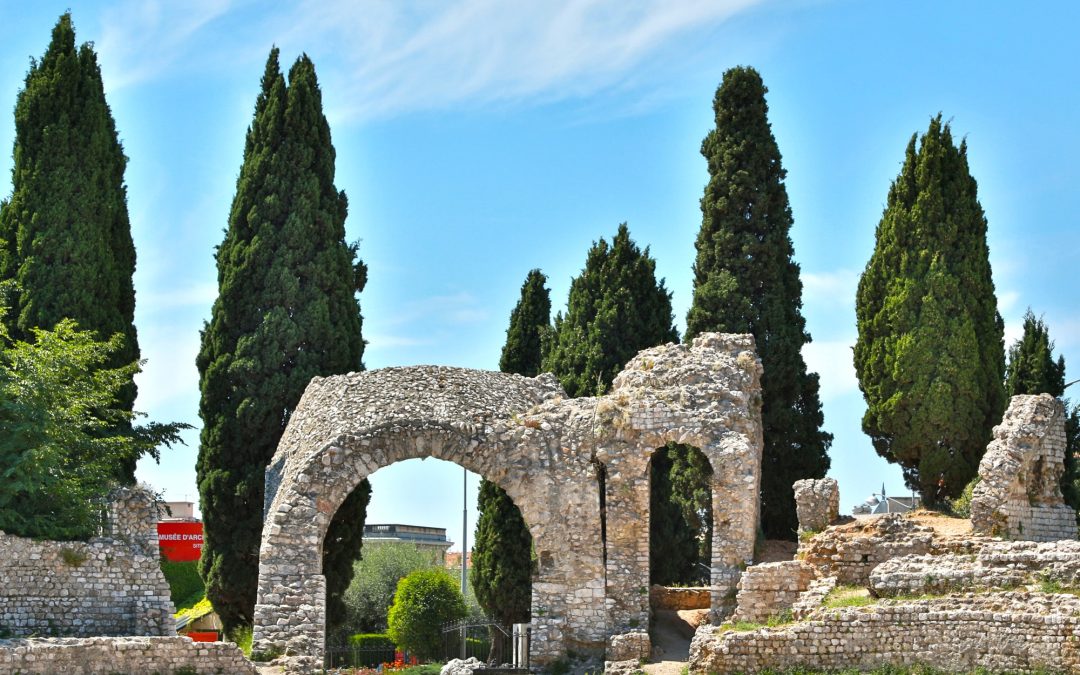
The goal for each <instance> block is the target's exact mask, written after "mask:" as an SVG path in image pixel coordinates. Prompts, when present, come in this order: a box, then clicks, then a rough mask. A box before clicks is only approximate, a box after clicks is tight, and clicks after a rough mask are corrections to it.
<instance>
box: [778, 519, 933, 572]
mask: <svg viewBox="0 0 1080 675" xmlns="http://www.w3.org/2000/svg"><path fill="white" fill-rule="evenodd" d="M933 541H934V532H933V530H932V529H930V528H928V527H923V526H922V525H918V524H916V523H914V522H912V521H910V520H908V519H907V518H904V517H903V516H902V515H901V514H897V513H890V514H885V515H883V516H881V517H877V518H868V519H865V520H863V519H860V520H856V521H855V522H853V523H849V524H846V525H838V526H835V527H832V528H829V529H827V530H825V531H824V532H822V533H821V534H818V535H817V536H815V537H813V538H812V539H810V540H809V541H804V542H800V544H799V553H798V556H799V558H800V559H801V560H803V561H805V562H807V563H809V564H810V565H813V566H814V567H816V568H817V569H818V570H819V571H820V573H821V575H822V576H834V577H837V580H838V582H839V583H841V584H844V585H860V586H863V585H866V583H867V582H868V581H869V580H870V572H871V571H872V570H873V569H874V568H875V567H877V566H878V565H880V564H881V563H883V562H885V561H886V560H891V559H892V558H898V557H900V556H907V555H923V554H927V553H930V552H931V550H932V548H933Z"/></svg>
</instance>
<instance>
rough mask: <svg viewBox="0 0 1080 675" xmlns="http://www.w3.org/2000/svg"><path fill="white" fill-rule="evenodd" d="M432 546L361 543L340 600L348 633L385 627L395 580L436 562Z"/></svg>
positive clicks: (378, 631)
mask: <svg viewBox="0 0 1080 675" xmlns="http://www.w3.org/2000/svg"><path fill="white" fill-rule="evenodd" d="M438 563H439V561H438V560H437V556H436V554H435V551H434V550H423V549H421V548H420V547H418V546H416V545H415V544H408V543H399V542H387V543H377V544H365V545H364V557H363V559H362V560H358V561H356V562H355V563H353V578H352V583H350V584H349V588H348V590H346V591H345V594H344V597H343V600H344V602H345V606H346V608H347V610H346V611H347V618H346V620H345V627H346V629H347V630H348V632H349V633H382V632H385V631H386V625H387V624H386V620H387V613H388V612H389V611H390V605H391V604H393V602H394V592H395V591H396V590H397V586H398V582H399V581H401V580H402V579H403V578H405V577H406V576H408V575H409V573H411V572H415V571H416V570H422V569H428V568H431V567H435V566H437V565H438Z"/></svg>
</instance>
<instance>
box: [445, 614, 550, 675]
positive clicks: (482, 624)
mask: <svg viewBox="0 0 1080 675" xmlns="http://www.w3.org/2000/svg"><path fill="white" fill-rule="evenodd" d="M443 658H444V659H446V660H447V661H449V660H450V659H468V658H476V659H478V660H480V661H482V662H484V663H486V664H487V665H488V667H489V668H497V669H499V671H500V672H508V671H514V670H525V671H527V670H528V668H529V625H528V624H515V625H514V626H513V627H511V626H504V625H502V624H500V623H499V622H498V621H495V620H493V619H488V618H471V619H463V620H461V621H452V622H450V623H447V624H444V625H443Z"/></svg>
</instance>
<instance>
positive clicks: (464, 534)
mask: <svg viewBox="0 0 1080 675" xmlns="http://www.w3.org/2000/svg"><path fill="white" fill-rule="evenodd" d="M468 555H469V470H468V469H466V468H465V467H462V473H461V597H462V599H464V598H465V584H466V583H467V582H466V574H465V562H466V560H467V558H468ZM465 633H466V631H465V622H462V624H461V658H462V659H464V658H465V646H466V640H465V637H466V635H465Z"/></svg>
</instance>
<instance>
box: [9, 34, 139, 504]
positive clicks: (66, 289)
mask: <svg viewBox="0 0 1080 675" xmlns="http://www.w3.org/2000/svg"><path fill="white" fill-rule="evenodd" d="M13 155H14V160H15V161H14V165H13V166H12V172H11V175H12V185H13V191H12V194H11V198H10V199H9V200H7V201H5V202H3V203H2V204H0V239H2V243H0V280H5V281H13V282H15V288H14V291H13V292H12V294H11V297H9V302H10V303H11V305H12V307H11V310H10V311H9V312H8V314H7V316H6V318H5V321H6V322H7V328H8V331H9V333H10V335H11V337H12V338H14V339H20V340H31V339H33V334H32V332H31V331H32V329H34V328H44V329H52V328H53V327H55V326H56V325H57V323H59V322H60V321H61V320H62V319H73V320H74V321H75V322H76V323H77V324H78V326H79V328H81V329H82V330H88V331H93V332H95V333H96V334H97V336H98V338H99V339H101V340H107V339H109V338H111V337H112V336H113V335H116V334H119V335H121V336H122V338H123V342H122V343H121V344H120V346H119V348H118V349H117V350H116V351H115V352H113V354H112V355H111V357H110V358H109V359H108V361H107V363H105V364H104V365H103V367H105V368H119V367H122V366H126V365H128V364H130V363H132V362H134V361H137V360H138V359H139V343H138V337H137V335H136V331H135V323H134V320H135V287H134V285H133V283H132V275H133V274H134V273H135V246H134V244H133V243H132V239H131V226H130V223H129V221H128V211H127V189H126V187H125V186H124V169H125V167H126V165H127V158H126V157H125V156H124V151H123V148H122V147H121V145H120V140H119V138H118V137H117V133H116V125H115V122H114V121H113V118H112V113H111V111H110V110H109V105H108V103H107V102H106V101H105V89H104V85H103V83H102V80H101V68H100V67H99V66H98V62H97V55H96V54H95V53H94V49H93V46H92V45H90V44H89V43H84V44H83V45H81V46H79V47H76V46H75V29H74V28H73V26H72V23H71V14H70V13H65V14H63V15H62V16H61V17H60V19H59V21H57V23H56V26H55V27H54V28H53V31H52V40H51V42H50V43H49V47H48V49H47V50H46V51H45V54H44V56H42V57H41V59H40V60H35V61H32V62H31V65H30V71H29V72H28V73H27V75H26V81H25V84H24V86H23V89H22V91H21V92H20V93H19V96H18V101H17V102H16V104H15V148H14V152H13ZM135 396H136V389H135V383H134V380H129V381H128V382H127V383H126V384H125V385H124V386H123V387H122V388H121V389H120V390H119V392H118V394H117V404H118V408H119V409H121V410H125V411H128V412H130V411H131V410H132V408H133V406H134V403H135ZM127 426H129V425H125V428H123V429H119V430H118V431H120V432H125V431H127ZM137 459H138V457H136V456H125V457H123V458H122V459H121V460H119V465H118V466H117V468H116V475H117V477H118V478H119V479H120V480H122V481H124V482H128V483H132V482H134V480H135V462H136V460H137Z"/></svg>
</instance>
